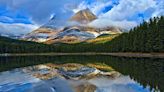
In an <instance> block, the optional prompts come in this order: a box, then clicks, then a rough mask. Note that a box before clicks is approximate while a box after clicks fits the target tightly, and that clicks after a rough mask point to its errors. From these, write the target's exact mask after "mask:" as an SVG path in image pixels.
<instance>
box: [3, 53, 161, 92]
mask: <svg viewBox="0 0 164 92" xmlns="http://www.w3.org/2000/svg"><path fill="white" fill-rule="evenodd" d="M44 63H55V64H62V63H82V64H87V63H102V64H107V65H109V66H111V67H113V68H114V69H115V70H116V71H118V72H120V73H122V74H123V75H129V76H130V77H131V78H132V79H134V80H135V81H137V82H138V83H141V84H142V85H143V86H144V87H146V86H147V85H149V86H150V88H152V89H153V88H155V89H160V90H161V92H164V86H163V85H164V59H159V58H126V57H112V56H107V55H103V56H86V55H83V56H71V55H67V56H17V57H14V56H9V57H0V71H1V72H2V71H7V70H11V69H14V68H19V67H26V66H32V65H38V64H44Z"/></svg>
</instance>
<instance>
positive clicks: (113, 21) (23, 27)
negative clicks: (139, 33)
mask: <svg viewBox="0 0 164 92" xmlns="http://www.w3.org/2000/svg"><path fill="white" fill-rule="evenodd" d="M163 5H164V1H163V0H60V1H59V0H0V27H2V28H1V30H0V32H1V33H5V31H4V30H6V32H9V33H10V32H11V33H12V32H13V31H14V32H15V33H24V32H29V31H31V30H34V29H36V28H37V27H39V26H40V25H42V24H44V23H46V22H47V21H48V20H49V19H50V18H51V17H52V16H53V15H55V17H56V20H59V21H65V20H68V19H69V18H70V17H71V16H72V15H73V14H75V13H76V12H78V11H79V10H82V9H85V8H89V9H90V10H91V11H92V12H93V13H94V14H95V15H97V16H98V19H97V20H95V21H93V22H92V23H90V24H88V25H90V26H96V27H97V25H98V27H106V26H116V25H119V27H121V28H124V29H130V28H132V27H134V26H136V25H138V24H139V23H141V22H142V21H143V19H144V20H148V19H149V18H151V17H154V16H161V15H164V6H163ZM8 26H10V27H8ZM15 28H16V30H15ZM2 29H3V30H2Z"/></svg>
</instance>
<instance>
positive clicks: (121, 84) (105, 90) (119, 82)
mask: <svg viewBox="0 0 164 92" xmlns="http://www.w3.org/2000/svg"><path fill="white" fill-rule="evenodd" d="M89 82H90V83H91V84H94V85H96V86H97V90H96V91H95V92H147V91H146V90H147V89H148V88H145V89H144V88H143V87H142V86H140V85H139V84H138V83H137V82H135V81H134V80H132V79H130V77H129V76H120V77H118V78H115V79H110V78H95V79H91V80H89ZM138 89H140V90H138Z"/></svg>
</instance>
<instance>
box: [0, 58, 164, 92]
mask: <svg viewBox="0 0 164 92" xmlns="http://www.w3.org/2000/svg"><path fill="white" fill-rule="evenodd" d="M84 75H85V76H84ZM38 91H40V92H164V59H158V58H125V57H112V56H103V55H102V56H94V55H91V56H85V55H84V56H78V55H77V56H76V55H75V56H24V57H21V56H20V57H19V56H17V57H14V56H11V57H0V92H38Z"/></svg>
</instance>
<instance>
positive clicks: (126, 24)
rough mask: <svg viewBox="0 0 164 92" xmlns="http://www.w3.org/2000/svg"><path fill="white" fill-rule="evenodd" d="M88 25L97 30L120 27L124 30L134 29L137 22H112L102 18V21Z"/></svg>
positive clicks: (98, 20)
mask: <svg viewBox="0 0 164 92" xmlns="http://www.w3.org/2000/svg"><path fill="white" fill-rule="evenodd" d="M88 25H89V26H92V27H97V28H104V27H108V26H115V27H119V28H122V29H130V28H132V27H135V26H137V22H136V21H127V20H121V21H112V20H110V19H108V18H100V19H97V20H95V21H93V22H91V23H89V24H88Z"/></svg>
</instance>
